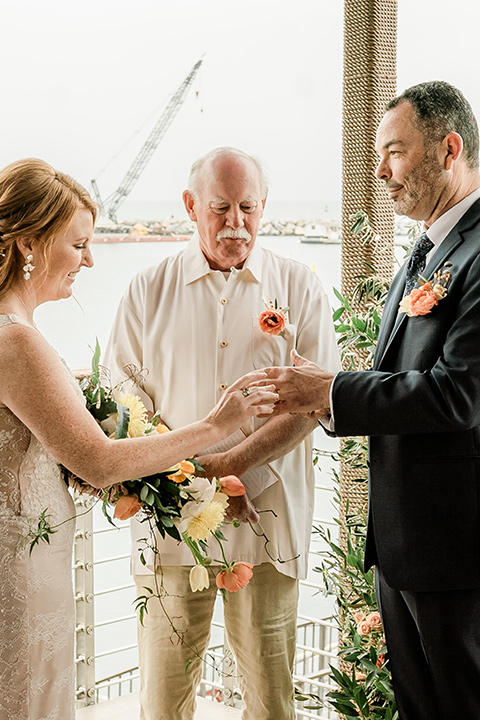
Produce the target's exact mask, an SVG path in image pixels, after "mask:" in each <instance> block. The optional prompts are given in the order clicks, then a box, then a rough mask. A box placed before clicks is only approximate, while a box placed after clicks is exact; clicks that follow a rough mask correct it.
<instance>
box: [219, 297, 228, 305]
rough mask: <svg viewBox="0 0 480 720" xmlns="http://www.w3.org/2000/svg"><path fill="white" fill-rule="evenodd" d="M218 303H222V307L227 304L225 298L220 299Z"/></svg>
mask: <svg viewBox="0 0 480 720" xmlns="http://www.w3.org/2000/svg"><path fill="white" fill-rule="evenodd" d="M220 302H221V303H222V305H226V304H227V303H228V300H227V298H222V299H221V300H220Z"/></svg>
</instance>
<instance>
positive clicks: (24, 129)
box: [0, 0, 480, 215]
mask: <svg viewBox="0 0 480 720" xmlns="http://www.w3.org/2000/svg"><path fill="white" fill-rule="evenodd" d="M398 7H399V28H398V45H399V47H398V89H399V91H400V90H402V89H404V88H405V87H407V86H409V85H412V84H414V83H417V82H421V81H423V80H430V79H445V80H448V81H449V82H451V83H453V84H455V85H457V86H458V87H460V88H461V89H462V90H463V91H464V93H465V95H466V96H467V98H468V99H469V100H470V102H471V103H472V105H473V108H474V111H475V112H476V114H477V117H480V82H479V79H478V76H479V70H478V66H479V63H480V60H479V52H478V50H479V44H480V43H479V39H480V3H478V2H477V1H474V0H456V2H455V3H451V2H448V1H447V0H398ZM0 23H1V40H0V62H1V68H2V73H1V76H2V87H1V97H2V109H1V113H0V118H1V120H0V122H1V128H2V139H3V142H2V143H1V145H0V165H1V166H2V167H3V166H4V165H6V164H7V163H8V162H10V161H12V160H15V159H17V158H20V157H27V156H37V157H41V158H43V159H45V160H47V161H48V162H50V163H51V164H52V165H54V166H55V167H58V168H59V169H61V170H64V171H66V172H68V173H70V174H71V175H73V176H74V177H76V178H77V179H78V180H80V181H81V182H82V183H83V184H85V185H88V184H89V181H90V178H92V177H98V184H99V186H100V189H101V191H102V194H103V195H104V196H106V195H108V194H109V193H110V192H112V191H113V190H114V189H115V188H116V187H117V186H118V184H119V182H120V180H121V179H122V178H123V176H124V174H125V172H126V170H127V169H128V167H129V164H130V162H131V161H132V159H133V158H134V157H135V155H136V153H137V152H138V150H139V149H140V147H141V146H142V144H143V142H144V141H145V139H146V137H147V136H148V133H149V132H150V130H151V129H152V127H153V125H154V123H155V121H156V120H157V119H158V117H159V116H160V114H161V111H162V108H163V107H164V105H165V104H166V102H167V100H168V98H169V96H170V95H171V94H172V93H173V92H174V91H175V90H176V88H177V87H178V85H179V84H180V83H181V82H182V80H183V79H184V77H185V76H186V75H187V73H188V72H189V70H190V69H191V67H192V66H193V65H194V63H195V62H196V61H197V60H198V59H199V58H200V56H201V55H203V54H205V60H204V63H203V67H202V69H201V72H200V74H199V75H198V76H197V81H196V82H195V85H194V86H193V88H192V90H191V91H190V93H189V95H188V97H187V99H186V101H185V103H184V105H183V106H182V108H181V110H180V112H179V113H178V115H177V117H176V118H175V120H174V121H173V123H172V125H171V126H170V128H169V130H168V132H167V135H166V136H165V138H164V139H163V141H162V142H161V144H160V145H159V147H158V149H157V151H156V153H155V155H154V157H153V159H152V160H151V162H150V164H149V166H148V167H147V169H146V170H145V172H144V174H143V175H142V177H141V179H140V180H139V181H138V183H137V185H136V186H135V188H134V190H133V191H132V194H131V198H130V199H131V200H132V201H138V200H149V201H151V200H156V199H161V200H162V201H169V200H176V199H178V198H179V197H180V196H181V192H182V190H183V189H184V187H185V182H186V178H187V175H188V171H189V167H190V165H191V163H192V161H193V160H194V159H195V158H196V157H198V156H199V155H201V154H202V153H204V152H205V151H207V150H209V149H210V148H212V147H215V146H218V145H223V144H226V145H233V146H237V147H240V148H242V149H244V150H246V151H248V152H252V153H255V154H256V155H258V156H259V157H260V158H261V159H262V160H263V161H264V163H265V165H266V167H267V170H268V173H269V176H270V188H271V190H270V199H271V200H272V201H273V202H279V201H284V200H291V201H300V200H308V201H318V202H319V203H325V202H330V201H332V200H335V199H339V198H340V172H341V167H340V164H341V97H342V84H341V83H342V35H343V2H342V0H294V1H292V2H286V1H285V0H137V1H136V2H131V0H129V1H128V2H127V1H126V0H82V1H81V2H78V0H77V1H76V2H72V1H71V0H43V1H42V0H0ZM132 136H133V140H132V142H131V143H130V145H128V147H127V149H126V150H124V152H123V153H122V154H120V155H119V156H118V158H117V160H116V161H115V162H114V163H112V164H111V165H110V166H109V169H108V170H107V171H105V172H104V173H103V174H100V175H99V172H100V170H101V169H102V168H103V167H104V166H105V165H106V164H107V163H109V162H110V160H111V158H112V157H113V156H114V155H115V154H116V153H117V151H119V149H120V148H121V147H122V146H123V145H125V143H126V142H127V140H128V139H129V138H131V137H132ZM119 214H120V215H121V212H120V213H119Z"/></svg>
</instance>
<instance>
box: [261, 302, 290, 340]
mask: <svg viewBox="0 0 480 720" xmlns="http://www.w3.org/2000/svg"><path fill="white" fill-rule="evenodd" d="M263 302H264V303H265V305H266V307H267V309H266V310H264V311H263V312H262V313H260V315H259V316H258V324H259V326H260V330H261V331H262V332H264V333H266V334H267V335H281V336H282V337H285V325H286V322H287V317H286V314H287V312H288V310H289V308H288V307H284V308H282V307H280V305H279V304H278V300H277V298H275V299H274V300H273V302H272V300H268V298H265V297H264V298H263Z"/></svg>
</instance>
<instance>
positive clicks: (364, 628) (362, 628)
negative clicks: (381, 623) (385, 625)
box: [357, 620, 372, 635]
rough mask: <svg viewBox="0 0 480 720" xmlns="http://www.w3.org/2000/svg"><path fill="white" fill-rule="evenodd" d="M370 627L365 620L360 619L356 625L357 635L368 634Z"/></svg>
mask: <svg viewBox="0 0 480 720" xmlns="http://www.w3.org/2000/svg"><path fill="white" fill-rule="evenodd" d="M371 629H372V628H371V627H370V625H369V623H368V622H367V621H366V620H361V621H360V622H359V623H358V625H357V632H358V634H359V635H368V634H369V632H370V630H371Z"/></svg>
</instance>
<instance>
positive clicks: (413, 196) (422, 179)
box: [386, 143, 445, 219]
mask: <svg viewBox="0 0 480 720" xmlns="http://www.w3.org/2000/svg"><path fill="white" fill-rule="evenodd" d="M395 184H396V183H395V182H390V185H389V182H388V181H387V183H386V185H387V187H389V186H391V187H394V186H395ZM402 185H403V188H404V195H403V197H401V198H398V199H397V198H394V199H393V209H394V211H395V213H397V215H406V216H407V217H413V218H414V219H418V218H416V217H414V216H415V208H417V207H418V205H419V203H422V205H426V206H427V207H431V209H432V211H433V208H434V207H435V205H436V203H437V202H438V198H439V197H440V195H441V193H442V190H443V189H444V187H445V182H444V180H443V167H442V166H441V165H440V162H439V160H438V156H437V153H436V144H433V143H431V144H429V145H426V147H425V152H424V155H423V158H422V160H421V162H420V163H419V164H418V165H417V166H416V167H415V168H413V170H411V172H410V173H409V174H408V175H406V176H405V177H404V179H403V183H402ZM430 198H431V200H430ZM412 213H413V216H412ZM426 217H428V214H427V216H426ZM421 219H426V218H421Z"/></svg>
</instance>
